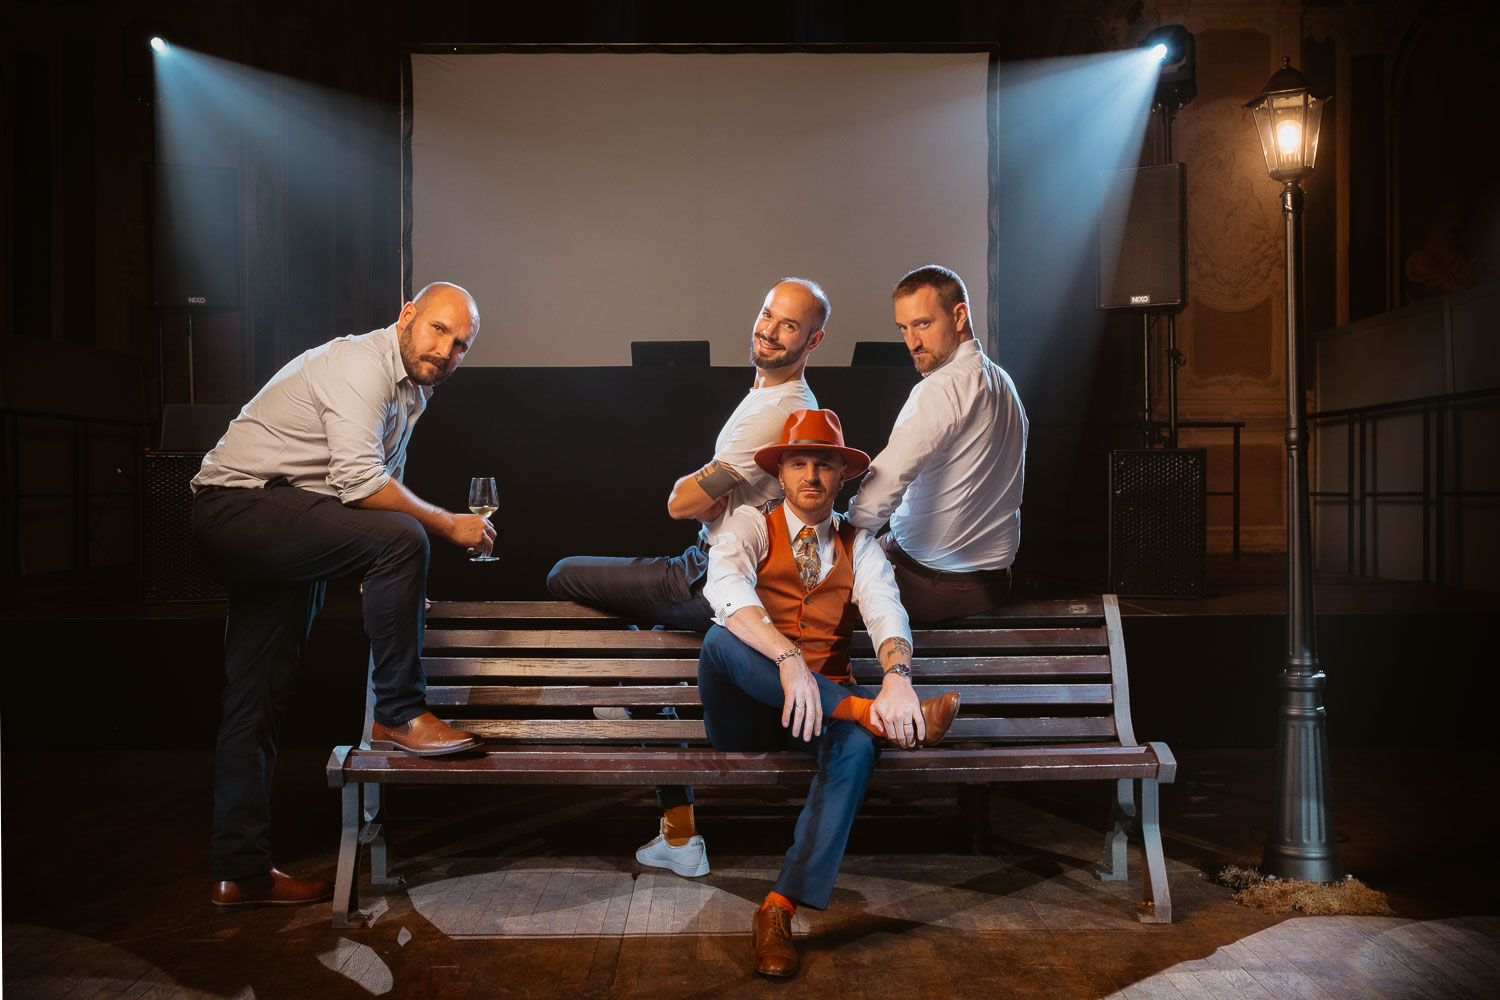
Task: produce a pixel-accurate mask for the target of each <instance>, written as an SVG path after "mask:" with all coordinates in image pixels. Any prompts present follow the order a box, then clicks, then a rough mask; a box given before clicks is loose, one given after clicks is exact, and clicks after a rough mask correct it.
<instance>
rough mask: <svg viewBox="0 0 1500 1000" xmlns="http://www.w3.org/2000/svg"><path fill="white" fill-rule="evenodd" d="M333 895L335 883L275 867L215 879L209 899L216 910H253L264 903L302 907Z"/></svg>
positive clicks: (324, 900)
mask: <svg viewBox="0 0 1500 1000" xmlns="http://www.w3.org/2000/svg"><path fill="white" fill-rule="evenodd" d="M332 898H333V883H332V882H319V881H308V882H304V881H303V880H302V879H297V878H292V877H291V876H290V875H288V874H287V873H286V872H282V871H277V870H276V869H275V868H272V869H271V870H270V871H268V872H266V873H265V874H264V875H256V876H254V877H253V878H239V879H226V880H225V881H223V882H215V883H214V887H213V889H212V891H210V892H209V894H208V901H209V902H210V903H212V904H213V907H214V909H216V910H253V909H255V908H256V907H260V906H302V905H304V904H306V903H323V902H327V901H328V900H330V899H332Z"/></svg>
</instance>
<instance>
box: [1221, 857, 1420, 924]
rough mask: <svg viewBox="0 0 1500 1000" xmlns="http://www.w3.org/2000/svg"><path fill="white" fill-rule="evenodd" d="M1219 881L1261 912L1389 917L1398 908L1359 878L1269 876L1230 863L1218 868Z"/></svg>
mask: <svg viewBox="0 0 1500 1000" xmlns="http://www.w3.org/2000/svg"><path fill="white" fill-rule="evenodd" d="M1218 880H1219V882H1220V883H1222V884H1223V885H1227V886H1229V888H1231V889H1233V890H1234V891H1235V892H1234V901H1235V902H1236V903H1239V904H1240V905H1241V906H1248V907H1250V908H1251V909H1254V910H1260V911H1261V912H1262V913H1305V914H1307V915H1309V916H1315V917H1329V916H1360V917H1390V916H1394V915H1395V911H1393V910H1392V909H1391V906H1390V904H1389V903H1388V902H1386V898H1385V893H1383V892H1377V891H1375V890H1374V889H1371V888H1370V887H1369V886H1367V885H1365V884H1364V883H1363V882H1361V881H1360V880H1359V879H1357V878H1354V877H1352V876H1351V877H1349V878H1346V879H1343V880H1342V881H1339V882H1329V883H1326V884H1325V883H1322V882H1298V881H1295V880H1293V879H1277V878H1269V877H1267V876H1265V875H1262V874H1261V873H1260V872H1259V871H1258V870H1257V869H1255V868H1240V867H1238V866H1237V865H1229V866H1227V867H1225V868H1224V870H1223V871H1221V872H1219V879H1218Z"/></svg>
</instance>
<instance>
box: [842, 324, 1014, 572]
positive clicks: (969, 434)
mask: <svg viewBox="0 0 1500 1000" xmlns="http://www.w3.org/2000/svg"><path fill="white" fill-rule="evenodd" d="M1027 430H1028V424H1027V420H1026V411H1025V410H1024V409H1023V408H1022V406H1021V398H1020V396H1019V395H1017V394H1016V387H1015V384H1014V383H1012V382H1011V380H1010V376H1009V375H1007V374H1006V373H1005V370H1004V369H1002V368H1001V367H1000V366H999V365H997V364H995V363H994V362H993V361H991V360H990V359H989V358H987V357H985V354H984V351H983V350H981V349H980V346H979V341H977V340H972V339H971V340H966V341H964V342H962V343H960V344H959V345H958V347H957V348H956V349H955V350H954V351H953V354H952V355H951V356H950V357H949V358H948V360H947V361H945V362H944V363H943V364H942V365H940V366H939V367H937V368H935V369H933V370H932V371H930V372H928V373H927V374H926V375H925V376H924V377H923V379H922V381H921V382H919V383H917V385H916V387H915V388H913V389H912V391H911V395H910V396H909V397H907V400H906V405H905V406H903V407H902V408H901V413H900V414H899V415H898V416H897V417H896V426H895V427H893V428H892V429H891V439H890V441H889V442H888V443H887V444H886V446H885V450H883V451H882V452H881V453H880V454H879V455H877V456H876V457H875V460H874V461H873V462H871V463H870V471H869V472H868V473H866V475H865V478H864V481H863V482H861V483H860V486H859V492H858V493H857V494H856V495H855V497H854V499H853V500H851V501H850V502H849V520H850V521H852V522H853V523H854V524H855V526H856V527H859V528H864V529H867V530H871V531H874V530H876V529H877V528H879V527H880V525H881V524H883V523H884V522H885V519H886V518H887V517H889V518H890V521H891V534H892V535H893V536H894V537H895V540H896V544H898V545H900V546H901V548H902V550H904V551H905V552H906V554H907V555H909V556H911V557H912V558H913V559H915V560H916V561H917V562H919V563H921V564H922V565H923V566H926V567H928V568H929V569H935V570H941V571H943V572H947V573H968V572H973V571H976V570H996V569H1004V568H1005V567H1006V566H1009V565H1010V564H1011V563H1012V562H1014V561H1015V558H1016V550H1017V549H1018V548H1019V547H1020V544H1021V491H1022V484H1023V482H1024V480H1025V476H1026V434H1027Z"/></svg>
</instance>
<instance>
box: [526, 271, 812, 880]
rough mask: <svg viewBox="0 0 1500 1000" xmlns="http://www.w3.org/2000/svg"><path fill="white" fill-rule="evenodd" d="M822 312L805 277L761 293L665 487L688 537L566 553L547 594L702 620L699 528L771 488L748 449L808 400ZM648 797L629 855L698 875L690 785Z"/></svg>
mask: <svg viewBox="0 0 1500 1000" xmlns="http://www.w3.org/2000/svg"><path fill="white" fill-rule="evenodd" d="M828 313H829V306H828V296H827V295H825V294H824V293H823V289H822V288H820V287H819V286H818V284H817V282H814V281H809V280H807V279H805V278H783V279H782V280H781V281H778V282H777V283H776V284H775V285H774V286H772V288H771V290H770V291H769V292H767V293H766V297H765V299H764V300H763V301H762V302H761V306H760V311H759V312H758V313H757V314H756V317H755V322H754V324H753V325H752V327H751V332H750V361H751V364H753V365H754V366H755V379H754V382H753V383H752V384H751V387H750V391H749V392H748V393H746V394H745V398H744V399H742V400H741V401H740V404H739V405H738V406H737V407H735V410H734V412H733V413H731V414H730V415H729V419H728V420H726V421H725V422H724V426H723V428H722V429H721V430H720V431H719V437H718V440H717V441H716V442H715V443H714V455H713V459H712V460H711V461H710V462H709V463H708V464H707V465H705V466H703V467H702V468H701V469H698V470H696V471H694V472H690V473H688V474H687V475H685V476H683V477H681V478H680V479H678V480H677V482H676V483H674V484H673V486H672V490H671V493H670V494H669V495H668V496H667V513H668V514H670V515H671V516H672V517H674V518H677V519H679V520H690V521H699V522H702V524H701V525H700V530H699V533H698V538H697V541H695V542H694V543H693V544H692V545H690V546H688V547H687V549H686V550H685V551H684V552H683V553H682V554H681V555H676V556H659V557H654V558H644V559H634V558H618V557H610V556H570V557H568V558H566V559H563V560H561V561H559V562H558V563H557V565H555V566H553V567H552V571H551V573H549V574H548V576H547V589H548V590H549V591H550V592H551V593H552V596H554V597H557V598H560V599H562V600H568V601H577V602H578V603H579V604H587V605H588V606H590V607H594V608H600V609H602V610H605V611H611V612H614V613H615V614H619V615H623V616H624V617H626V618H630V619H633V620H635V621H638V622H642V623H644V624H647V625H665V626H667V627H668V628H680V629H689V630H692V631H697V632H702V631H705V630H706V629H707V628H708V627H709V625H710V619H711V617H712V611H711V610H710V609H709V606H708V603H707V602H706V601H705V600H704V599H703V578H704V570H705V569H706V567H707V565H708V534H709V530H710V528H711V527H712V526H713V525H714V524H715V523H716V522H717V521H718V520H719V519H720V518H721V517H722V516H723V514H724V512H725V511H726V510H734V509H735V508H736V507H738V506H739V505H740V504H746V503H748V504H758V503H764V502H766V501H768V500H771V499H772V498H774V497H779V496H781V487H780V486H778V485H777V482H776V477H775V475H774V473H771V474H767V473H765V472H763V471H761V469H759V468H758V467H757V466H756V464H755V461H754V455H755V449H757V448H759V447H760V446H761V445H764V444H770V443H772V442H774V441H775V440H776V436H777V434H779V433H780V431H781V427H782V424H783V423H784V422H785V421H786V418H787V415H788V414H789V413H791V412H793V411H794V410H798V409H801V408H805V407H813V406H817V405H818V403H817V400H815V399H814V398H813V394H812V390H811V389H809V388H808V386H807V382H806V381H805V380H804V379H803V377H802V373H803V369H804V368H805V367H806V366H807V361H808V356H809V355H810V354H811V353H812V351H813V349H814V348H816V347H817V346H818V344H819V343H820V342H821V341H822V340H823V327H824V325H825V324H826V323H827V322H828ZM668 711H670V710H668ZM607 712H619V713H621V714H622V715H623V714H625V710H623V709H614V710H611V709H599V710H597V711H596V714H598V715H600V716H601V717H613V716H612V715H611V716H606V715H604V713H607ZM656 798H657V802H658V804H659V805H660V806H661V809H662V819H661V825H660V828H659V832H658V834H657V836H656V837H655V838H654V839H652V840H651V841H649V842H647V843H645V844H643V845H641V848H640V849H639V850H638V851H636V853H635V857H636V860H637V861H639V862H640V863H641V864H643V865H650V866H652V867H656V868H668V869H670V870H672V871H674V872H676V873H677V874H678V875H682V876H685V877H688V878H693V877H696V876H699V875H707V874H708V871H709V866H708V852H707V849H706V847H705V845H704V842H703V838H702V836H700V835H699V833H698V828H697V823H696V821H695V818H694V815H693V790H692V789H691V788H687V787H683V786H676V785H672V786H663V787H660V788H658V789H657V790H656Z"/></svg>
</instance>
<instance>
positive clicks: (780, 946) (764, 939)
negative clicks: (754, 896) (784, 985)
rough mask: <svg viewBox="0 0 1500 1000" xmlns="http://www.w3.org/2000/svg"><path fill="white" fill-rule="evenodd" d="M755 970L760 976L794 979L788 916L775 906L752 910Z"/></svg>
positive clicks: (790, 916)
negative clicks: (789, 977) (792, 977)
mask: <svg viewBox="0 0 1500 1000" xmlns="http://www.w3.org/2000/svg"><path fill="white" fill-rule="evenodd" d="M752 927H753V933H754V935H755V971H756V972H759V973H760V974H761V975H763V976H783V977H785V976H795V975H796V974H797V949H796V948H794V947H792V915H791V914H790V913H789V912H787V911H786V910H784V909H782V908H781V907H779V906H771V905H769V904H768V905H766V906H762V907H761V908H760V909H758V910H756V911H755V921H754V923H753V925H752Z"/></svg>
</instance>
